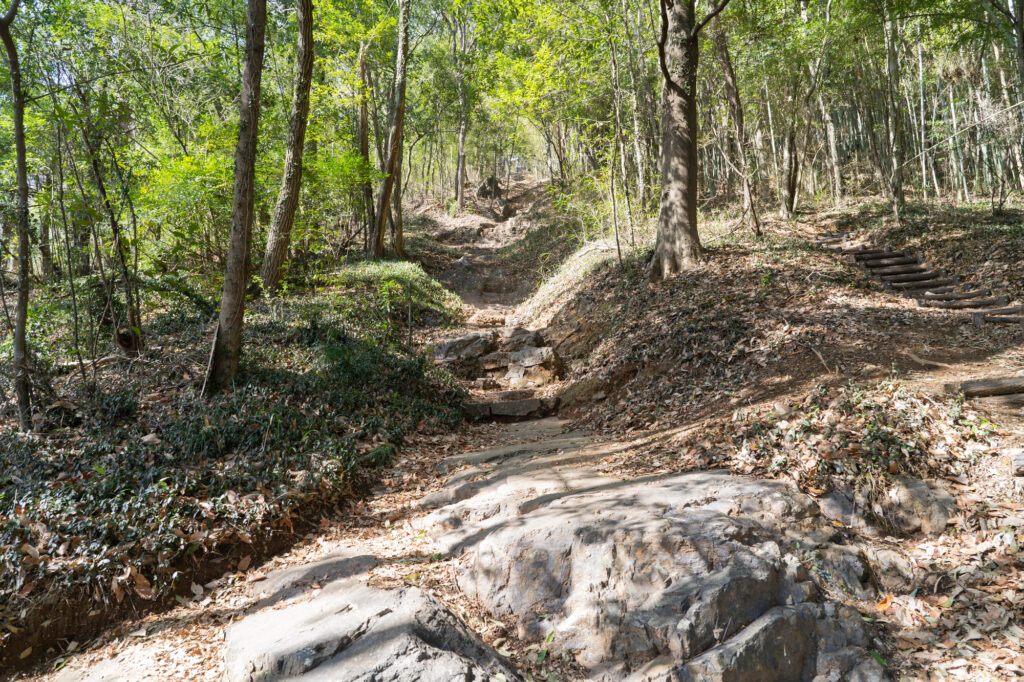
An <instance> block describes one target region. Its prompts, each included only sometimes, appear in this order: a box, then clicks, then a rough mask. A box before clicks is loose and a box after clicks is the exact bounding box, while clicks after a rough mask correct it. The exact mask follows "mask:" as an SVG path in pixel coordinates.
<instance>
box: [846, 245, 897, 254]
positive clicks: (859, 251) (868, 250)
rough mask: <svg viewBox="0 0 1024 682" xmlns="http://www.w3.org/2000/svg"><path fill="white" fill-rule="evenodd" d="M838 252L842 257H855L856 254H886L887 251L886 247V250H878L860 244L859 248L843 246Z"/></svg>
mask: <svg viewBox="0 0 1024 682" xmlns="http://www.w3.org/2000/svg"><path fill="white" fill-rule="evenodd" d="M839 251H840V252H841V253H842V254H843V255H844V256H855V255H857V254H863V253H871V252H875V253H888V252H889V249H888V247H886V248H878V247H874V246H866V245H864V244H861V245H859V246H844V247H843V248H841V249H839Z"/></svg>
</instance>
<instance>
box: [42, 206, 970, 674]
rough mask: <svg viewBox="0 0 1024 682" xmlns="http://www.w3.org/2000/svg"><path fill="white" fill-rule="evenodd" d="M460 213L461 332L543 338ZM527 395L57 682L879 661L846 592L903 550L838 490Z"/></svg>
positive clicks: (919, 497)
mask: <svg viewBox="0 0 1024 682" xmlns="http://www.w3.org/2000/svg"><path fill="white" fill-rule="evenodd" d="M526 196H529V190H528V191H527V193H526ZM453 222H454V223H455V224H448V225H444V224H442V225H441V227H440V232H439V234H448V235H449V236H448V237H447V238H446V239H445V241H446V242H447V243H448V244H451V245H453V246H454V247H455V248H457V249H459V250H460V251H461V252H462V254H463V255H462V256H460V257H459V258H458V259H456V260H455V264H454V265H453V266H452V267H451V268H449V269H447V270H445V271H442V272H440V273H439V276H440V277H441V278H442V279H443V280H444V281H446V283H448V284H449V286H452V287H453V288H454V289H455V290H456V291H457V292H458V293H459V294H460V295H461V296H462V297H463V300H464V301H465V302H466V305H467V306H469V307H471V308H472V311H471V314H470V315H469V316H468V317H469V319H470V320H471V322H470V325H471V326H470V327H469V328H468V329H465V330H462V331H464V332H465V333H464V334H461V335H460V337H459V338H464V337H467V336H470V337H472V338H477V339H478V338H480V336H479V335H481V334H484V335H485V336H486V335H489V334H493V335H495V336H487V337H486V338H490V339H491V341H493V342H494V343H495V344H499V343H500V342H502V340H507V339H517V338H518V339H519V340H520V341H521V342H522V343H523V344H525V345H523V346H522V347H521V348H520V349H519V350H517V351H506V350H498V351H492V352H497V353H502V352H508V353H509V354H510V355H511V354H513V353H517V352H523V350H524V349H527V348H533V349H539V348H547V347H548V346H546V345H544V344H543V343H542V341H540V340H538V338H537V336H535V335H536V334H538V332H540V334H541V337H542V335H543V331H544V330H520V331H516V332H515V333H512V334H507V335H504V336H502V335H500V334H498V331H497V330H498V329H507V328H504V327H500V326H499V325H503V324H504V322H505V320H504V316H505V315H507V313H508V311H511V309H512V306H513V305H514V304H515V303H517V302H519V301H520V300H522V298H521V297H522V296H523V295H524V294H525V291H526V287H525V286H524V285H523V282H522V281H521V280H517V278H516V276H515V273H510V272H508V271H507V270H505V269H504V268H503V267H502V265H501V262H500V260H499V256H498V253H499V250H500V248H501V247H502V246H503V245H506V244H508V243H510V240H511V239H515V238H521V237H522V235H521V234H520V235H518V237H516V236H512V237H507V236H504V235H502V234H501V233H499V232H497V230H498V229H499V228H498V227H497V226H498V225H500V224H501V223H496V224H495V225H494V226H487V225H486V224H481V222H484V223H486V221H480V220H479V218H476V217H474V218H467V219H463V220H461V221H453ZM464 259H465V260H464ZM460 262H461V263H462V264H461V265H460V264H459V263H460ZM494 278H498V279H500V280H502V281H504V282H506V285H505V286H503V287H499V286H496V285H488V284H487V282H488V281H490V280H493V279H494ZM473 335H476V336H473ZM444 343H451V342H450V341H448V342H443V343H442V345H444ZM459 347H460V348H462V347H464V344H463V345H460V346H459ZM532 352H533V351H528V352H527V354H530V353H532ZM442 355H443V354H442ZM479 357H481V354H480V353H477V354H476V355H475V356H472V357H471V358H470V359H471V360H473V359H478V358H479ZM442 359H443V358H442ZM469 364H470V365H471V366H473V363H472V362H470V363H469ZM505 369H506V367H502V368H501V369H500V371H499V373H500V372H503V371H505ZM466 378H467V381H471V382H475V381H476V380H478V379H479V377H472V376H467V377H466ZM492 381H495V382H498V381H500V382H501V383H505V382H507V381H508V380H507V379H506V378H505V377H504V376H502V377H501V378H500V379H492ZM501 388H506V387H505V386H501ZM545 388H550V385H548V386H546V387H545ZM527 390H535V389H527ZM502 392H503V391H495V390H494V389H482V390H478V391H476V393H477V395H480V396H486V395H488V394H495V393H502ZM485 399H486V398H484V397H481V398H478V399H477V400H478V401H483V400H485ZM517 400H518V401H520V403H521V402H522V401H524V400H530V399H525V398H517ZM537 400H540V399H537ZM538 412H539V411H538V410H530V411H527V412H526V413H525V414H507V415H500V414H499V415H492V416H495V417H497V418H498V419H499V420H500V421H506V420H508V419H513V418H526V419H527V420H526V421H520V422H518V423H514V424H504V425H501V424H498V425H490V426H487V425H484V426H480V427H476V429H477V431H476V432H475V433H476V438H475V440H471V441H469V442H467V443H465V444H464V445H463V444H462V443H461V442H460V441H458V440H456V439H454V437H452V438H451V439H449V440H447V442H448V444H447V445H445V446H444V448H443V449H444V451H446V452H447V454H446V455H445V456H443V457H441V458H438V457H437V456H436V454H434V455H425V454H423V453H416V452H410V453H408V454H401V455H399V456H398V457H397V458H396V460H395V462H394V463H393V465H392V466H391V467H390V468H389V469H387V470H383V471H381V473H380V481H379V483H380V485H379V487H377V488H375V489H374V490H373V491H372V492H373V494H372V495H371V496H370V497H369V498H367V499H366V500H365V501H364V502H361V503H359V505H358V506H357V507H356V508H355V509H353V510H351V511H350V512H348V513H346V514H345V515H344V516H343V517H341V518H338V519H335V520H327V519H325V520H324V524H323V528H322V529H321V531H319V532H316V533H311V534H310V535H309V539H308V540H307V541H305V542H302V543H300V544H299V545H297V546H296V547H295V548H294V549H293V550H292V551H290V552H288V553H287V554H284V555H282V556H279V557H276V558H274V559H272V560H270V561H269V562H267V563H266V564H264V565H263V566H260V567H257V568H252V569H250V570H247V571H242V572H240V573H236V574H229V575H225V576H224V577H223V578H221V579H218V580H215V581H212V582H211V583H209V584H207V585H202V586H196V591H197V592H198V593H199V594H200V595H206V596H205V598H204V599H202V600H199V599H197V600H195V601H193V602H189V603H188V604H186V605H183V606H182V607H180V608H178V609H175V610H173V611H171V612H169V613H167V614H158V615H153V616H149V617H148V618H145V619H142V620H141V621H140V622H138V623H132V624H128V625H127V626H125V627H124V628H122V629H121V633H122V634H121V635H120V636H119V637H117V638H116V639H114V640H113V641H111V642H109V643H108V644H106V645H105V646H102V647H99V648H95V649H93V650H91V651H89V652H88V653H87V654H84V655H82V656H79V657H73V658H71V660H70V662H68V664H67V665H66V666H65V667H64V669H63V670H62V671H61V672H60V673H58V674H57V675H56V676H55V679H58V680H62V681H66V682H70V681H71V680H87V681H92V682H96V681H99V680H103V681H108V680H111V681H112V680H120V679H133V680H158V679H169V678H179V679H180V678H184V677H187V678H190V679H211V680H212V679H225V680H232V681H234V680H239V681H243V680H244V681H252V680H268V679H281V678H284V677H287V678H288V679H299V678H301V679H310V680H315V679H331V680H366V679H374V680H396V681H397V680H414V679H449V678H451V677H455V676H458V677H459V679H469V680H507V681H511V680H519V679H593V680H606V681H611V680H623V679H628V680H636V681H640V680H644V681H653V680H668V679H702V680H718V679H727V678H728V679H733V678H734V677H729V676H738V678H742V679H766V680H780V681H781V680H795V679H808V680H809V679H812V678H814V679H820V680H840V679H843V680H877V679H885V678H886V673H885V671H884V667H883V665H882V664H881V663H880V662H879V659H880V656H879V655H878V651H879V650H881V649H883V644H882V642H881V640H879V639H878V635H877V633H875V632H874V631H873V630H872V629H871V628H870V627H868V626H867V625H866V624H865V622H864V620H863V618H862V616H861V613H860V612H859V611H858V609H857V608H855V606H856V605H857V604H858V603H860V602H868V603H870V602H872V601H874V600H877V599H878V596H879V593H878V591H877V589H878V588H877V584H878V581H879V580H880V579H884V580H894V579H895V580H899V579H900V575H901V573H900V572H901V571H904V572H905V571H907V570H911V573H912V569H907V566H910V565H911V564H910V563H909V562H910V559H908V558H906V557H904V556H902V555H900V554H898V553H895V552H893V550H892V549H891V548H889V547H888V546H886V545H885V543H882V544H877V543H874V542H873V541H872V539H871V538H870V537H868V536H872V535H876V534H872V533H871V532H870V528H869V524H868V522H867V521H866V520H865V519H864V518H863V517H862V516H860V515H859V513H858V512H857V511H856V510H855V509H854V507H853V506H852V504H849V503H847V502H845V501H844V499H843V498H842V496H837V495H830V496H825V497H823V498H820V499H816V498H813V497H811V496H810V495H808V494H806V493H805V492H802V491H801V490H800V489H799V488H797V487H796V486H795V485H793V484H792V483H790V482H788V481H783V480H767V479H761V478H758V477H751V476H740V475H735V474H733V473H730V472H729V471H728V470H726V469H715V468H711V469H708V468H707V467H702V468H701V469H699V470H689V471H675V472H672V471H663V472H653V473H650V474H646V475H639V476H636V475H634V474H632V473H631V472H630V470H629V469H628V468H623V467H621V466H620V465H621V463H622V461H623V460H628V459H631V458H637V457H639V456H641V454H642V453H644V452H645V451H647V450H649V449H650V448H652V447H653V446H654V445H655V444H656V443H659V442H661V443H662V444H663V441H664V439H665V437H666V436H665V434H651V433H645V434H642V435H634V436H623V437H619V438H610V437H600V436H596V435H593V434H590V433H587V432H585V431H581V430H577V429H573V428H572V426H571V424H569V423H568V422H565V421H561V420H558V419H555V418H542V419H538V418H532V417H535V416H536V414H537V413H538ZM669 435H671V434H669ZM440 440H441V441H445V440H446V438H445V437H440ZM474 443H475V444H476V446H475V447H474ZM467 446H468V447H467ZM398 480H402V481H411V482H412V484H411V485H406V486H402V485H397V486H396V485H395V482H396V481H398ZM905 494H906V495H907V496H908V499H909V500H911V501H912V502H913V505H915V510H916V511H915V512H914V515H915V518H916V519H917V523H918V524H919V525H921V524H924V525H925V526H926V527H929V524H931V527H935V528H940V527H941V528H944V527H945V524H946V519H947V518H948V516H949V515H950V514H952V513H953V511H954V510H953V503H952V501H951V498H949V496H948V495H945V494H944V493H943V492H942V490H941V489H940V488H937V487H935V486H928V485H919V486H917V487H914V486H913V485H910V484H908V485H907V486H906V490H905ZM852 528H858V529H860V531H861V532H863V533H864V535H851V534H850V531H849V530H848V529H852ZM812 549H813V551H811V550H812ZM883 570H884V575H879V574H876V571H878V572H879V573H881V572H882V571H883ZM893 576H896V577H895V578H894V577H893Z"/></svg>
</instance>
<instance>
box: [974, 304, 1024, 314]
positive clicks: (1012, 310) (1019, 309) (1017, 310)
mask: <svg viewBox="0 0 1024 682" xmlns="http://www.w3.org/2000/svg"><path fill="white" fill-rule="evenodd" d="M984 314H985V315H1021V314H1024V305H1011V306H1007V307H1005V308H998V309H997V310H986V311H985V313H984Z"/></svg>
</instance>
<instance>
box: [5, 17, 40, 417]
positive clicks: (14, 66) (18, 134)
mask: <svg viewBox="0 0 1024 682" xmlns="http://www.w3.org/2000/svg"><path fill="white" fill-rule="evenodd" d="M18 5H19V0H12V3H11V7H10V9H9V10H8V11H7V14H6V16H4V17H3V18H2V19H0V39H2V40H3V43H4V50H5V51H6V52H7V65H8V68H9V71H10V78H11V103H12V107H13V109H14V117H13V119H14V120H13V124H14V153H15V167H16V174H17V178H18V218H17V224H16V229H17V234H18V298H17V302H16V303H15V307H14V348H13V357H12V362H13V365H14V367H13V369H14V393H15V395H16V396H17V399H18V426H19V427H20V428H21V430H22V431H28V430H29V429H31V428H32V404H31V395H30V391H29V375H28V347H27V345H26V340H25V329H26V327H27V325H28V294H29V275H30V273H29V253H28V248H29V216H28V162H27V160H26V153H25V93H24V92H23V91H22V89H21V67H20V64H19V61H18V48H17V46H16V45H15V44H14V38H13V37H12V36H11V23H12V22H13V21H14V17H15V15H16V14H17V13H18ZM0 286H3V284H2V283H0Z"/></svg>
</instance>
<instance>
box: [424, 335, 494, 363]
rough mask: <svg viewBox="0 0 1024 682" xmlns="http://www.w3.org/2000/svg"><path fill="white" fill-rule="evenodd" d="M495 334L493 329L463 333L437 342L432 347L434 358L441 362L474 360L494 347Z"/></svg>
mask: <svg viewBox="0 0 1024 682" xmlns="http://www.w3.org/2000/svg"><path fill="white" fill-rule="evenodd" d="M496 338H497V334H496V333H495V332H494V331H479V332H470V333H468V334H463V335H462V336H459V337H456V338H454V339H449V340H448V341H445V342H443V343H441V344H439V345H438V346H437V347H436V348H435V349H434V359H435V360H436V361H437V362H439V363H442V364H446V363H450V362H460V361H464V360H475V359H476V358H479V357H482V356H484V355H486V354H487V353H490V352H491V351H493V350H494V349H495V339H496Z"/></svg>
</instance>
